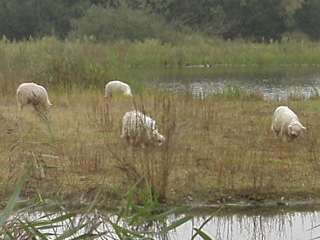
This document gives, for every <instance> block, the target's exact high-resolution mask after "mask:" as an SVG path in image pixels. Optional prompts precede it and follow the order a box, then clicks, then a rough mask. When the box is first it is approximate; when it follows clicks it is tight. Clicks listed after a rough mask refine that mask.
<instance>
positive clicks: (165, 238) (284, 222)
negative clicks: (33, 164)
mask: <svg viewBox="0 0 320 240" xmlns="http://www.w3.org/2000/svg"><path fill="white" fill-rule="evenodd" d="M62 215H63V214H62ZM62 215H61V214H59V213H44V212H38V213H33V214H24V215H19V216H15V217H14V218H16V219H17V221H14V219H12V221H11V223H10V224H11V225H10V228H11V230H13V229H12V228H15V229H16V230H15V231H14V232H15V234H14V236H19V239H30V238H28V236H34V234H32V232H33V231H34V228H30V229H29V230H30V231H29V230H28V227H26V225H25V224H22V223H23V222H25V221H27V222H28V224H29V221H33V225H34V226H41V228H42V229H41V228H39V229H38V230H40V231H41V232H42V233H43V234H44V233H46V236H48V234H51V235H52V237H50V235H49V237H48V239H56V237H57V236H61V235H65V233H66V232H69V231H70V229H76V228H78V226H82V227H80V228H78V229H77V231H76V232H74V234H72V235H71V236H70V238H66V239H73V238H74V237H80V236H83V234H88V233H90V234H95V235H96V236H95V237H94V238H90V239H122V238H121V237H119V236H122V235H121V234H120V235H119V231H120V230H121V232H122V233H126V234H127V235H128V236H131V237H132V238H130V239H157V240H186V239H192V237H193V236H194V235H195V233H196V232H195V230H194V229H195V228H198V229H199V228H200V227H201V225H202V224H203V223H204V222H205V221H206V219H208V217H210V215H208V212H206V213H201V212H200V215H197V216H194V217H193V218H192V220H190V221H188V222H186V223H185V224H183V225H181V226H179V227H178V228H176V229H174V230H171V231H170V232H169V233H168V234H167V233H163V232H162V230H163V228H164V227H166V226H170V225H171V224H172V223H173V222H175V221H177V220H178V219H181V218H183V217H184V216H183V215H180V216H171V217H170V218H168V219H167V221H166V222H165V223H164V222H152V223H150V222H145V223H141V224H139V225H138V226H137V225H135V226H132V225H130V224H129V222H130V219H129V220H128V221H126V220H125V219H123V218H122V219H118V217H117V216H115V215H112V214H110V213H105V212H96V213H92V214H89V215H85V214H76V215H74V216H73V215H71V217H70V218H67V219H66V218H63V217H62V219H60V220H61V221H57V219H58V218H59V217H60V218H61V216H62ZM213 216H214V217H213V218H212V219H211V220H210V221H209V222H208V223H207V224H205V225H204V227H203V228H202V229H201V230H202V232H204V233H205V234H207V235H208V236H209V237H210V238H211V239H215V240H308V239H313V238H316V237H318V236H320V227H316V226H318V225H319V224H320V211H319V210H317V211H316V210H314V211H308V212H300V211H293V212H292V211H290V212H286V211H284V210H281V209H262V210H259V209H256V210H254V212H252V210H250V211H248V210H243V211H242V212H238V213H235V212H234V211H233V210H228V211H223V212H220V213H219V214H218V213H215V214H213ZM50 221H54V223H55V224H54V223H53V222H50ZM13 223H15V224H13ZM54 225H55V228H51V227H52V226H54ZM131 232H132V233H134V234H130V233H131ZM147 232H148V233H149V234H147ZM154 233H157V234H154ZM139 235H140V236H141V237H138V236H139ZM21 236H26V237H27V238H21ZM123 236H125V235H123ZM146 237H149V238H146ZM5 239H6V238H5ZM17 239H18V238H17ZM194 239H196V240H200V239H203V238H201V237H200V236H199V235H198V236H196V237H195V238H194Z"/></svg>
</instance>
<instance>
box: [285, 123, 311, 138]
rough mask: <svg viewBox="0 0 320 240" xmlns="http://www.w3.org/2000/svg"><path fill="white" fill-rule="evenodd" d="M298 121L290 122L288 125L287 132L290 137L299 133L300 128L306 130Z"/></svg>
mask: <svg viewBox="0 0 320 240" xmlns="http://www.w3.org/2000/svg"><path fill="white" fill-rule="evenodd" d="M306 129H307V128H306V127H304V126H303V125H302V124H301V123H300V122H293V123H290V124H289V126H288V134H289V136H290V137H291V138H296V137H298V136H299V135H300V132H301V130H306Z"/></svg>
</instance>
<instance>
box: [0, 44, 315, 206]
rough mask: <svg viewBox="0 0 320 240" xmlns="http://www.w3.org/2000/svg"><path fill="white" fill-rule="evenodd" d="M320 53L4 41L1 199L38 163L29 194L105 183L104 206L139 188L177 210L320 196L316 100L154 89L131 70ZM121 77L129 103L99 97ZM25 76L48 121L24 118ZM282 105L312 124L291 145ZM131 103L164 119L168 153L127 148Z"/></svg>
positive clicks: (76, 194) (83, 195) (296, 48)
mask: <svg viewBox="0 0 320 240" xmlns="http://www.w3.org/2000/svg"><path fill="white" fill-rule="evenodd" d="M319 50H320V44H319V43H311V42H287V43H281V44H278V43H273V44H269V45H263V44H253V43H250V44H245V43H241V42H221V41H217V40H205V39H202V38H192V39H191V38H190V39H184V41H183V42H181V44H177V45H164V44H161V43H160V42H159V41H157V40H148V41H145V42H143V43H141V42H135V43H129V42H119V43H116V44H112V45H111V44H105V45H101V44H96V43H93V42H90V41H89V40H88V41H87V42H82V43H80V42H60V41H58V40H56V39H53V38H46V39H42V40H30V41H26V42H8V41H6V40H5V39H3V40H2V41H1V42H0V59H1V62H0V140H1V141H0V162H1V166H2V168H1V170H0V171H1V177H0V185H1V190H0V196H1V197H3V199H5V197H7V196H8V195H9V194H10V193H11V192H12V189H13V188H14V186H15V184H16V182H15V179H18V178H19V177H20V175H21V174H22V172H23V171H24V169H25V167H26V166H31V167H32V169H34V170H33V173H32V177H31V178H30V179H29V181H28V182H27V184H26V188H25V189H24V191H23V196H25V197H28V196H38V197H39V198H41V196H43V195H47V196H49V197H53V198H58V199H60V200H68V201H69V202H75V203H76V204H78V203H80V202H81V203H86V202H90V199H91V198H92V197H93V196H94V195H95V193H96V191H97V189H98V187H99V186H101V184H102V185H103V186H104V190H103V194H102V196H104V197H103V200H101V201H100V204H102V206H103V205H104V204H105V203H109V202H112V201H118V200H119V198H120V196H121V193H125V192H127V191H128V188H130V187H131V186H132V185H134V184H136V183H137V182H139V184H140V185H139V187H138V191H137V193H136V196H135V197H136V200H137V201H142V200H143V199H144V197H143V196H141V195H143V194H145V192H144V191H143V190H142V188H143V187H150V189H151V190H152V193H153V194H154V196H157V197H158V198H159V200H160V201H162V202H168V203H171V204H174V203H182V202H189V201H203V202H207V203H213V202H217V201H236V200H240V199H255V200H259V199H278V198H280V197H281V196H286V197H288V198H289V197H293V198H298V197H302V198H305V197H307V196H311V197H319V196H318V190H319V187H320V185H319V184H320V183H319V181H318V178H317V175H318V171H319V152H318V151H319V150H318V148H317V142H318V137H317V136H318V135H319V134H318V133H319V126H318V125H319V124H318V119H319V113H318V109H319V104H320V103H319V99H317V98H315V99H311V100H308V101H305V100H302V99H300V100H299V99H298V100H290V101H288V102H280V103H279V102H273V101H270V102H268V101H265V100H263V99H262V98H261V97H260V96H257V95H256V94H248V93H242V92H241V90H240V89H235V90H234V91H232V90H231V91H226V92H225V93H223V94H217V95H216V96H213V97H211V98H208V99H204V100H200V99H194V98H192V97H191V96H185V95H172V94H169V93H163V92H159V91H154V90H152V91H151V90H148V89H147V88H144V86H143V84H142V83H141V82H139V79H137V77H136V76H134V75H133V74H132V73H129V72H128V71H127V70H128V69H130V68H134V67H142V68H144V67H145V68H147V67H151V66H155V67H164V66H173V67H177V66H180V67H182V66H185V65H187V64H204V63H206V64H207V63H208V64H210V65H212V66H216V65H241V64H244V65H255V64H257V65H296V64H297V65H303V64H307V65H314V64H316V65H317V64H319V63H320V55H319V54H318V53H319V52H320V51H319ZM130 74H131V75H130ZM116 78H119V79H125V80H126V81H128V82H130V83H131V84H132V85H133V86H134V93H135V97H134V99H131V100H130V99H123V98H120V99H116V100H113V101H109V102H106V101H104V99H103V87H104V84H105V83H106V82H107V81H109V80H111V79H116ZM30 81H33V82H37V83H39V84H43V85H44V86H45V87H46V88H47V89H48V91H49V96H50V99H51V101H52V102H53V104H54V106H53V107H52V109H51V110H50V116H49V121H44V120H42V119H40V118H39V116H37V115H36V114H35V113H34V112H33V111H32V109H30V108H29V109H26V110H25V111H24V112H23V114H22V115H20V116H19V115H17V104H16V100H15V91H16V88H17V86H18V85H19V83H21V82H30ZM229 90H230V89H229ZM137 93H140V94H137ZM279 104H286V105H289V106H290V107H292V108H293V109H294V110H295V111H296V112H297V113H298V115H299V116H300V117H301V121H302V123H303V124H304V125H306V126H307V128H308V130H307V131H306V132H305V134H304V135H303V136H302V137H301V138H299V139H298V140H297V141H296V142H292V143H289V144H287V143H284V142H281V141H278V140H277V139H275V136H274V134H273V133H272V132H271V130H270V125H271V119H272V114H273V111H274V109H275V108H276V106H277V105H279ZM133 108H136V109H139V110H143V111H145V112H146V113H147V114H148V115H150V116H151V117H153V118H154V119H156V120H157V122H158V124H159V127H160V131H161V132H162V133H163V134H164V135H165V136H166V138H167V143H166V144H165V145H164V146H163V147H161V148H154V149H137V148H132V147H130V146H127V145H125V143H123V142H122V140H121V139H120V134H121V121H122V117H123V114H124V113H125V112H126V111H128V110H132V109H133ZM145 180H146V181H145ZM140 190H141V191H140Z"/></svg>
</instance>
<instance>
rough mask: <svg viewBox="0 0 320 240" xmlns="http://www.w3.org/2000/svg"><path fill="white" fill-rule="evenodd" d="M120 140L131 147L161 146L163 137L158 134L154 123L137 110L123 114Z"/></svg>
mask: <svg viewBox="0 0 320 240" xmlns="http://www.w3.org/2000/svg"><path fill="white" fill-rule="evenodd" d="M121 138H123V139H125V140H127V142H130V143H131V144H132V145H139V144H143V145H145V146H152V145H156V144H157V145H158V146H161V145H162V144H163V143H164V141H165V137H164V136H163V135H161V134H160V133H159V130H158V128H157V125H156V121H155V120H153V119H152V118H150V117H148V116H146V115H144V114H143V113H142V112H139V111H137V110H133V111H129V112H126V113H125V114H124V117H123V124H122V134H121Z"/></svg>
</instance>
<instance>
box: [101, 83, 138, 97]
mask: <svg viewBox="0 0 320 240" xmlns="http://www.w3.org/2000/svg"><path fill="white" fill-rule="evenodd" d="M116 93H120V94H122V95H124V96H128V97H132V93H131V87H130V86H129V85H128V84H126V83H124V82H121V81H111V82H108V83H107V84H106V87H105V94H104V97H105V98H109V97H112V96H113V95H114V94H116Z"/></svg>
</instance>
